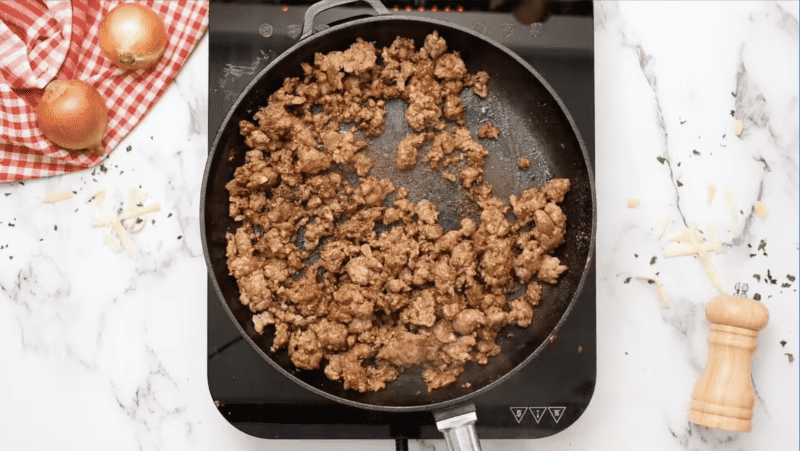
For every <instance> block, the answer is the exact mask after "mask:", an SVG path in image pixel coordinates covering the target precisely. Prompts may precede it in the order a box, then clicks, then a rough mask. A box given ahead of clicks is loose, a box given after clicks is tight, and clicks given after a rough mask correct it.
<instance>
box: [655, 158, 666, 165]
mask: <svg viewBox="0 0 800 451" xmlns="http://www.w3.org/2000/svg"><path fill="white" fill-rule="evenodd" d="M656 160H658V162H659V163H661V164H664V162H665V161H667V159H666V158H664V157H656Z"/></svg>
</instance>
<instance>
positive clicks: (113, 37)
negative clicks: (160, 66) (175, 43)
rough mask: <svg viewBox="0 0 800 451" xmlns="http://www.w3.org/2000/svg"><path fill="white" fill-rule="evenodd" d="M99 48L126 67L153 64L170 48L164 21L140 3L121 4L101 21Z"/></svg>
mask: <svg viewBox="0 0 800 451" xmlns="http://www.w3.org/2000/svg"><path fill="white" fill-rule="evenodd" d="M100 49H101V50H102V51H103V54H105V56H106V57H107V58H108V59H110V60H111V61H113V62H114V64H116V65H117V66H119V67H121V68H123V69H142V68H147V67H150V66H152V65H154V64H156V63H157V62H158V60H159V59H160V58H161V56H162V55H163V54H164V51H165V50H166V49H167V31H166V28H165V27H164V21H163V20H162V19H161V17H160V16H159V15H158V14H156V13H155V12H153V10H152V9H150V8H148V7H147V6H144V5H141V4H139V3H124V4H122V5H119V6H117V7H116V8H114V9H112V10H111V12H109V13H108V15H107V16H106V17H104V18H103V20H102V21H101V22H100Z"/></svg>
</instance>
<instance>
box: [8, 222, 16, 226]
mask: <svg viewBox="0 0 800 451" xmlns="http://www.w3.org/2000/svg"><path fill="white" fill-rule="evenodd" d="M8 226H9V227H16V226H15V225H14V224H12V223H10V222H9V223H8Z"/></svg>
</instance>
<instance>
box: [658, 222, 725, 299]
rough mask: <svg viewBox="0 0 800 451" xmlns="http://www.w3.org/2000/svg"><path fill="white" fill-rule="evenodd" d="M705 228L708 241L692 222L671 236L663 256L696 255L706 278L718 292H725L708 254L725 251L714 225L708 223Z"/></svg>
mask: <svg viewBox="0 0 800 451" xmlns="http://www.w3.org/2000/svg"><path fill="white" fill-rule="evenodd" d="M707 230H708V236H709V238H710V241H709V240H706V239H704V238H703V237H702V235H700V233H699V232H698V230H697V224H694V223H692V224H691V225H690V227H689V228H688V229H686V230H684V231H683V232H681V233H679V234H678V235H675V236H674V237H672V238H671V241H673V243H671V244H670V245H668V246H667V248H666V249H664V256H665V257H668V258H671V257H681V256H687V255H697V256H698V257H699V258H700V260H702V262H703V267H704V268H705V271H706V275H707V276H708V279H709V280H710V281H711V283H712V284H714V286H715V287H717V289H718V290H719V291H720V293H725V289H724V288H722V281H721V279H720V276H719V271H717V267H716V266H715V265H714V261H713V260H712V259H711V256H710V254H709V252H714V253H717V254H721V253H723V252H725V248H724V247H723V246H722V241H721V240H720V239H719V236H717V231H716V230H715V229H714V227H713V226H712V225H710V224H709V225H708V227H707Z"/></svg>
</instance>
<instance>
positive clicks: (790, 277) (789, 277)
mask: <svg viewBox="0 0 800 451" xmlns="http://www.w3.org/2000/svg"><path fill="white" fill-rule="evenodd" d="M786 278H787V279H789V282H794V279H795V277H794V276H793V275H791V274H786Z"/></svg>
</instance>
